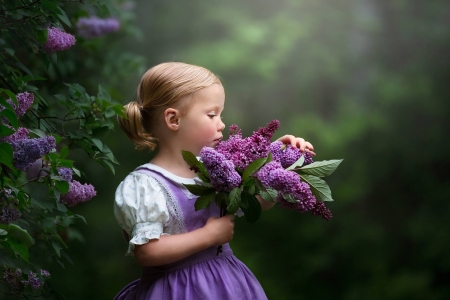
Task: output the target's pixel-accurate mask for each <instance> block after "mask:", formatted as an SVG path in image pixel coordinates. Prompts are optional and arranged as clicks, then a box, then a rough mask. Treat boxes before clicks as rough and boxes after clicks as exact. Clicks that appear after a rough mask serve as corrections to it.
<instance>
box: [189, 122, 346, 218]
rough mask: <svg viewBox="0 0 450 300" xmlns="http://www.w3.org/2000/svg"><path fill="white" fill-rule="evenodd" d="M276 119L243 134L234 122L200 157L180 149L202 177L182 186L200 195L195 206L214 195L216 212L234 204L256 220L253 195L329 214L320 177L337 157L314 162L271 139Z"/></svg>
mask: <svg viewBox="0 0 450 300" xmlns="http://www.w3.org/2000/svg"><path fill="white" fill-rule="evenodd" d="M279 126H280V122H279V121H278V120H273V121H271V122H270V123H269V124H267V126H266V127H262V128H259V129H258V130H257V131H255V132H253V134H252V135H251V136H249V137H246V138H243V137H242V133H241V130H240V129H239V127H238V126H237V125H231V126H230V134H229V139H228V140H226V141H221V142H220V143H219V144H218V145H217V147H216V148H215V149H214V148H211V147H204V148H202V150H201V151H200V160H198V159H197V158H196V157H195V156H194V155H193V154H192V153H191V152H188V151H183V153H182V154H183V158H184V160H185V161H186V162H187V163H188V164H189V165H190V167H191V169H192V170H194V171H195V172H196V174H197V175H198V177H199V179H201V182H199V184H193V185H189V184H186V185H185V186H186V188H187V189H188V190H189V191H190V192H191V193H193V194H195V195H197V196H199V197H198V198H197V200H196V202H195V209H196V210H200V209H203V208H206V207H208V206H209V205H210V204H211V203H212V202H213V201H215V202H216V203H217V205H218V206H219V207H220V208H221V216H223V215H225V214H234V213H236V212H238V210H239V209H241V210H242V212H243V213H244V216H245V218H246V219H247V221H249V222H251V223H253V222H255V221H256V220H257V219H258V218H259V216H260V214H261V205H260V203H259V201H258V199H257V197H261V198H262V199H264V200H266V201H270V202H276V203H279V204H280V206H282V207H285V208H288V209H292V210H295V211H298V212H308V211H309V212H312V214H313V215H318V216H321V217H322V218H324V219H326V220H329V219H330V218H331V217H332V214H331V212H330V210H329V209H328V208H327V207H326V206H325V203H324V202H327V201H333V199H332V197H331V191H330V188H329V187H328V185H327V183H326V182H325V181H324V180H323V179H321V178H322V177H325V176H328V175H330V174H331V173H333V172H334V170H335V169H336V168H337V167H338V165H339V164H340V163H341V162H342V160H341V159H340V160H328V161H317V162H313V159H312V155H311V154H310V153H308V152H301V151H300V150H299V149H297V148H295V147H292V146H291V145H285V144H283V143H282V142H280V141H276V142H273V143H272V142H271V139H272V136H273V134H274V132H275V131H276V130H277V129H278V128H279Z"/></svg>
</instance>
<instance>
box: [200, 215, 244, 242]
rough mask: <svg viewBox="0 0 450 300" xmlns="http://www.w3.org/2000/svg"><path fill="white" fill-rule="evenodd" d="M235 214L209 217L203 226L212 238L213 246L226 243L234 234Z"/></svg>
mask: <svg viewBox="0 0 450 300" xmlns="http://www.w3.org/2000/svg"><path fill="white" fill-rule="evenodd" d="M234 218H236V216H235V215H226V216H223V217H221V218H214V217H211V218H209V219H208V221H206V224H205V226H204V227H203V228H204V229H205V230H206V231H207V232H208V235H209V236H210V237H211V238H212V239H213V246H220V245H223V244H226V243H228V242H229V241H231V240H232V239H233V235H234V222H233V221H234Z"/></svg>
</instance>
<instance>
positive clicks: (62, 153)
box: [59, 146, 69, 159]
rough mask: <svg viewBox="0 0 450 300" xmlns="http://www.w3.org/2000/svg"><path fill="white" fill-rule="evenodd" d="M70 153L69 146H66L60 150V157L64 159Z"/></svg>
mask: <svg viewBox="0 0 450 300" xmlns="http://www.w3.org/2000/svg"><path fill="white" fill-rule="evenodd" d="M68 154H69V147H67V146H64V147H62V148H61V150H59V158H61V159H64V158H66V157H67V155H68Z"/></svg>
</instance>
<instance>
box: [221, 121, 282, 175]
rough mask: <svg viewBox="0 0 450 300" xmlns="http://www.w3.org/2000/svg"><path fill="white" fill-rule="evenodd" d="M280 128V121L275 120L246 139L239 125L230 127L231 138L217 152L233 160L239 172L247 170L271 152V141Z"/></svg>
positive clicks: (222, 143)
mask: <svg viewBox="0 0 450 300" xmlns="http://www.w3.org/2000/svg"><path fill="white" fill-rule="evenodd" d="M279 127H280V122H279V121H278V120H273V121H272V122H270V123H269V124H267V126H266V127H261V128H259V129H258V130H257V131H255V132H253V134H252V135H251V136H249V137H247V138H245V139H243V138H242V134H241V130H240V129H239V127H238V126H237V125H231V126H230V137H229V139H228V140H227V141H222V142H220V143H219V144H218V145H217V147H216V150H217V152H219V153H221V154H223V155H224V156H225V157H226V158H227V159H229V160H231V161H232V162H233V163H234V165H235V166H236V167H237V169H238V170H240V171H243V170H245V169H246V168H247V167H248V165H249V164H250V163H252V162H253V161H254V160H256V159H258V158H262V157H267V155H268V154H269V151H270V140H271V138H272V136H273V134H274V132H275V131H276V130H277V129H278V128H279Z"/></svg>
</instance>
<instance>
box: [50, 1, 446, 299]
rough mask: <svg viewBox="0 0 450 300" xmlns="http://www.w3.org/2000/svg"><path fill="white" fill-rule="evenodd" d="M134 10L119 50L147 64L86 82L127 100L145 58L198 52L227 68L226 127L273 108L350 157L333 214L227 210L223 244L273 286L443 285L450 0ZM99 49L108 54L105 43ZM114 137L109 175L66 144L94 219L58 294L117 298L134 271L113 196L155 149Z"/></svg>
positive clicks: (189, 57) (208, 63) (362, 294)
mask: <svg viewBox="0 0 450 300" xmlns="http://www.w3.org/2000/svg"><path fill="white" fill-rule="evenodd" d="M134 13H135V16H134V19H132V20H131V21H133V22H135V24H136V25H137V27H138V28H139V29H140V32H141V38H137V37H136V36H135V35H131V34H130V35H128V37H127V33H123V32H122V42H121V45H122V46H121V47H123V51H128V52H130V53H134V54H136V55H141V56H143V57H145V61H142V63H141V64H140V71H139V72H130V73H129V74H121V76H122V77H125V78H127V80H125V81H124V80H121V81H117V80H116V81H114V79H115V75H116V74H114V73H105V74H104V75H103V76H100V77H97V78H90V79H89V80H90V83H92V85H93V86H94V87H95V86H97V85H98V84H105V85H112V87H113V88H112V90H113V91H112V94H113V96H114V97H116V99H118V98H120V99H118V100H119V101H120V102H123V103H126V102H128V101H130V100H133V99H134V90H135V88H136V86H137V83H138V80H139V77H140V75H141V74H142V72H144V71H145V70H146V69H147V68H149V67H151V66H153V65H155V64H158V63H160V62H164V61H183V62H187V63H192V64H198V65H202V66H204V67H207V68H209V69H211V70H212V71H213V72H215V73H217V74H218V75H219V76H220V77H221V78H222V80H223V84H224V86H225V90H226V97H227V100H226V108H225V111H224V122H225V123H226V124H227V125H230V124H233V123H237V124H239V125H240V126H241V127H242V128H243V130H244V134H245V135H248V134H250V133H251V132H252V130H255V129H257V128H258V127H259V126H264V125H265V124H266V123H267V122H269V121H270V120H272V119H279V120H280V121H281V128H280V130H279V131H278V132H277V133H276V136H277V137H278V136H281V135H283V134H288V133H289V134H294V135H297V136H301V137H303V138H305V139H306V140H308V141H310V142H311V143H313V145H314V146H315V150H316V153H317V157H316V160H326V159H338V158H344V159H345V160H344V162H343V163H342V164H341V166H340V167H339V168H338V169H337V171H336V172H335V173H334V174H333V175H332V176H331V177H329V178H328V179H327V182H328V183H329V185H330V187H331V190H332V192H333V197H334V199H335V202H333V203H330V204H329V208H330V209H331V210H332V212H333V214H334V218H333V219H332V220H331V221H329V222H327V221H325V220H322V219H320V218H317V217H314V216H312V215H310V214H307V215H306V214H297V213H294V212H291V211H287V210H283V209H280V208H273V209H272V210H271V211H268V212H265V213H264V214H263V216H262V218H261V219H260V220H259V221H258V222H257V223H256V224H254V225H249V224H247V223H246V222H245V220H244V219H242V220H238V221H237V222H236V231H235V236H234V239H233V241H232V243H231V245H232V247H233V249H234V251H235V254H236V256H237V257H238V258H240V259H241V260H242V261H243V262H244V263H245V264H246V265H247V266H248V267H249V268H250V269H251V270H252V271H253V272H254V273H255V275H256V277H257V278H258V279H259V280H260V282H261V284H262V285H263V287H264V289H265V291H266V293H267V295H268V297H269V299H346V300H353V299H447V298H448V297H450V285H449V278H450V256H449V252H450V251H449V250H450V237H449V234H448V231H449V229H450V228H449V227H450V226H449V224H450V222H449V220H448V217H449V213H450V209H449V195H450V181H449V170H450V158H449V150H450V149H449V148H450V147H449V138H448V131H449V128H450V126H449V122H450V116H449V112H450V110H449V108H448V101H449V99H450V98H449V96H450V93H449V92H450V89H449V79H450V76H449V75H450V72H449V71H450V68H449V67H450V64H449V59H450V55H449V53H450V43H449V39H450V32H449V31H450V30H449V28H450V27H449V25H450V3H449V2H448V1H443V0H435V1H419V0H409V1H404V0H376V1H375V0H334V1H330V0H328V1H326V0H314V1H312V0H278V1H273V0H272V1H269V0H251V1H250V0H230V1H217V0H210V1H200V0H190V1H173V0H172V1H170V0H167V1H154V0H152V1H144V0H142V1H137V2H136V6H135V8H134ZM123 36H125V37H123ZM95 51H97V52H96V53H97V54H102V53H104V55H106V56H108V45H107V44H106V43H105V44H104V45H103V47H100V48H98V49H95ZM113 60H114V57H109V61H111V63H112V62H113ZM92 64H94V65H95V61H94V62H92ZM125 71H128V70H123V72H125ZM80 75H81V74H74V75H73V76H75V78H76V76H79V77H80V80H82V79H81V78H82V76H80ZM107 144H108V145H109V146H110V148H111V149H112V150H113V152H114V153H115V154H116V156H117V158H118V160H119V162H120V165H119V166H117V168H116V174H115V175H112V174H111V173H108V172H107V171H106V170H104V169H102V168H100V167H99V166H97V165H92V163H86V164H85V165H83V159H82V158H83V156H82V155H81V154H80V155H79V156H77V153H76V152H74V153H73V156H74V158H77V159H79V161H77V165H78V167H79V168H80V169H82V170H84V171H85V172H86V174H87V176H88V180H89V181H90V182H91V183H92V184H94V186H95V187H96V189H97V191H98V194H97V197H95V198H94V199H93V200H92V201H91V202H89V203H85V204H82V205H79V206H78V207H75V208H73V211H74V212H76V213H79V214H82V215H84V216H85V217H86V219H87V222H88V224H87V225H84V224H82V223H81V222H78V225H77V226H76V227H75V228H76V229H77V230H79V231H80V232H81V233H82V234H83V236H84V241H82V242H81V241H77V240H75V241H73V242H70V243H69V247H70V248H69V250H68V252H69V254H70V256H71V257H72V259H73V261H74V265H73V266H72V265H70V264H67V265H66V268H65V269H61V268H60V267H59V266H58V265H56V264H55V265H54V266H53V267H52V268H51V269H50V268H49V269H50V271H51V273H52V281H53V284H54V285H56V286H57V288H58V289H59V290H60V291H61V292H63V294H65V295H66V296H67V299H111V298H112V297H113V296H114V295H115V294H116V293H117V292H118V291H119V290H120V289H121V288H122V287H123V286H125V285H126V284H127V283H128V282H129V281H131V280H133V279H136V278H138V277H139V274H140V268H139V266H138V265H137V264H136V263H135V261H134V259H133V258H130V257H124V254H125V251H126V248H127V246H126V243H125V241H124V240H123V237H122V234H121V231H120V229H119V226H118V225H117V223H116V222H115V220H114V216H113V201H114V192H115V189H116V187H117V185H118V184H119V183H120V181H121V180H122V179H123V178H124V177H125V176H126V175H127V173H128V172H130V171H132V170H133V169H134V168H135V167H136V166H138V165H140V164H142V163H145V162H147V161H148V160H149V159H150V154H149V153H148V152H146V151H143V152H137V151H135V150H134V148H133V145H132V144H131V142H130V141H128V140H127V139H126V137H125V135H124V134H123V133H122V132H121V131H120V129H119V128H118V127H117V129H116V131H115V132H110V133H109V134H108V136H107ZM80 159H81V161H80ZM86 161H87V160H86Z"/></svg>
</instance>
